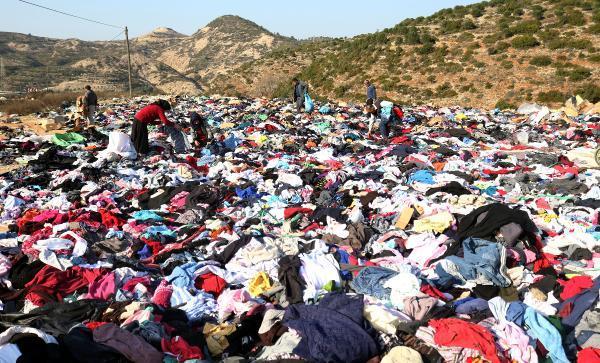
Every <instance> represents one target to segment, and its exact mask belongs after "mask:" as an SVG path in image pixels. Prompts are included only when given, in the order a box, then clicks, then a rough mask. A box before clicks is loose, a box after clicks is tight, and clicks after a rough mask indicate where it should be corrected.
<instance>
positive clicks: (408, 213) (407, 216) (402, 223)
mask: <svg viewBox="0 0 600 363" xmlns="http://www.w3.org/2000/svg"><path fill="white" fill-rule="evenodd" d="M414 212H415V210H414V209H412V208H411V207H405V208H404V209H402V212H401V213H400V217H398V220H397V221H396V227H397V228H399V229H404V228H406V226H408V224H409V223H410V220H411V219H412V216H413V214H414Z"/></svg>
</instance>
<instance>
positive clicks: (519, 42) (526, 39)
mask: <svg viewBox="0 0 600 363" xmlns="http://www.w3.org/2000/svg"><path fill="white" fill-rule="evenodd" d="M511 44H512V46H513V48H517V49H525V48H533V47H537V46H538V45H540V42H538V40H537V39H536V38H535V37H534V36H532V35H521V36H518V37H515V38H513V40H512V42H511Z"/></svg>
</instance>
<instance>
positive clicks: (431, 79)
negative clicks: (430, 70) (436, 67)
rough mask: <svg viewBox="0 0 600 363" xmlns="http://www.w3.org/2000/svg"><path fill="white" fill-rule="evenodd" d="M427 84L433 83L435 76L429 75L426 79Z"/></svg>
mask: <svg viewBox="0 0 600 363" xmlns="http://www.w3.org/2000/svg"><path fill="white" fill-rule="evenodd" d="M427 82H429V83H433V82H435V76H434V75H433V74H432V75H430V76H428V77H427Z"/></svg>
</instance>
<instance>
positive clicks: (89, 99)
mask: <svg viewBox="0 0 600 363" xmlns="http://www.w3.org/2000/svg"><path fill="white" fill-rule="evenodd" d="M83 107H84V111H85V115H86V116H87V120H88V126H94V123H95V122H96V109H97V108H98V96H96V92H94V91H92V87H91V86H90V85H89V84H88V85H87V86H85V95H83Z"/></svg>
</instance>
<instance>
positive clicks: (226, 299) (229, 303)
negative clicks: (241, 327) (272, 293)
mask: <svg viewBox="0 0 600 363" xmlns="http://www.w3.org/2000/svg"><path fill="white" fill-rule="evenodd" d="M217 304H218V306H219V318H224V317H226V316H228V315H229V314H231V313H234V314H236V315H239V314H242V313H245V312H247V311H249V310H250V309H252V308H253V307H254V306H255V305H256V304H258V303H257V302H255V301H253V300H252V296H250V293H249V292H248V291H246V290H244V289H238V290H229V289H228V290H225V291H223V292H222V293H221V295H219V298H218V299H217Z"/></svg>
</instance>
